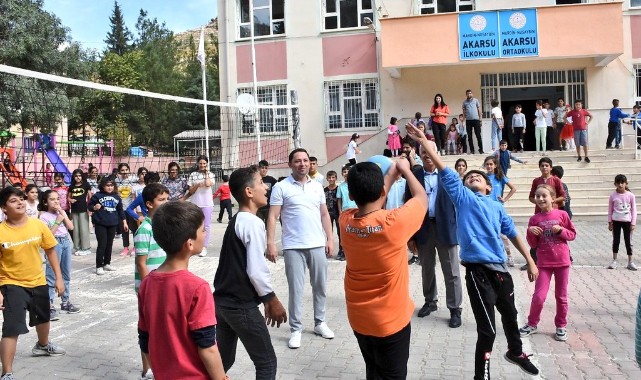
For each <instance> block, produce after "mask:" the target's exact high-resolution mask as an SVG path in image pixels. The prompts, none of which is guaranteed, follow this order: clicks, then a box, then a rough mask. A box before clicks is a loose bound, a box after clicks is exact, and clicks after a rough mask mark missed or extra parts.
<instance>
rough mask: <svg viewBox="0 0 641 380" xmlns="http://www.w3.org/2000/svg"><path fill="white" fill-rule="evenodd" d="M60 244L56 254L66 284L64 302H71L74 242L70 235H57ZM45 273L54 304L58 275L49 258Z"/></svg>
mask: <svg viewBox="0 0 641 380" xmlns="http://www.w3.org/2000/svg"><path fill="white" fill-rule="evenodd" d="M56 240H57V241H58V245H56V247H55V249H56V254H57V255H58V263H59V265H60V272H62V281H63V283H64V284H65V291H64V292H63V293H62V295H61V298H62V303H67V302H69V293H70V289H69V284H70V283H71V254H72V250H73V242H72V241H71V238H70V237H69V235H67V236H64V237H56ZM46 264H47V266H46V269H45V275H46V277H47V286H49V303H51V304H52V305H53V300H54V298H55V296H56V291H55V288H54V284H55V282H56V275H55V273H54V272H53V268H51V265H50V264H49V260H47V263H46Z"/></svg>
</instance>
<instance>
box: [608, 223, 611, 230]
mask: <svg viewBox="0 0 641 380" xmlns="http://www.w3.org/2000/svg"><path fill="white" fill-rule="evenodd" d="M608 230H610V231H612V222H608Z"/></svg>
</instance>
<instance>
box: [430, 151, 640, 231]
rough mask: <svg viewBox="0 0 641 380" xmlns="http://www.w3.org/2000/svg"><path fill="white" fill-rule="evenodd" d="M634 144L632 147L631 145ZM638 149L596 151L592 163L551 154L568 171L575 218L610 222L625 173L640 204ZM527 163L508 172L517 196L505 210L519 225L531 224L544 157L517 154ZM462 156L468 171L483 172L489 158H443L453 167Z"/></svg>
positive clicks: (514, 164)
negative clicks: (613, 196)
mask: <svg viewBox="0 0 641 380" xmlns="http://www.w3.org/2000/svg"><path fill="white" fill-rule="evenodd" d="M630 145H631V144H630ZM635 154H636V153H635V150H634V149H608V150H593V151H591V152H590V161H591V162H590V163H589V164H587V163H585V162H583V161H581V162H577V161H576V152H567V151H564V152H556V151H555V152H548V157H549V158H551V159H552V162H553V164H554V165H561V166H563V169H564V171H565V174H564V176H563V182H564V183H565V184H566V185H567V186H568V189H569V192H570V196H571V202H572V203H571V207H572V212H573V214H574V217H573V219H575V220H580V221H586V220H589V221H603V222H604V223H606V222H607V211H608V198H609V196H610V193H612V191H614V177H615V176H616V175H617V174H624V175H625V176H626V177H627V178H628V185H629V188H630V191H632V193H634V194H635V195H636V197H637V203H638V202H639V200H640V199H641V198H640V195H641V160H635ZM516 156H517V157H519V158H521V159H523V160H526V161H527V164H525V165H522V164H519V163H518V162H515V161H512V168H511V169H510V170H509V172H508V177H509V179H510V182H512V184H514V185H515V186H516V189H517V190H516V194H514V196H513V197H512V198H511V199H510V200H509V201H508V202H507V203H506V204H505V208H506V209H507V211H508V212H509V214H510V215H511V216H512V218H513V219H514V220H515V222H518V223H527V221H528V220H529V218H530V216H532V214H533V212H534V205H533V204H532V203H530V201H529V200H528V195H529V192H530V187H531V186H532V179H534V178H535V177H538V176H540V175H541V172H540V171H539V168H538V161H539V159H540V158H541V156H538V155H536V154H535V152H524V153H519V154H516ZM459 157H463V158H465V160H466V161H467V163H468V169H482V168H481V165H482V164H483V160H484V158H485V157H486V155H480V154H476V155H462V156H460V155H456V156H445V157H443V159H444V160H445V161H446V162H447V165H448V166H449V167H451V168H453V167H454V162H455V161H456V159H458V158H459ZM506 191H507V190H506Z"/></svg>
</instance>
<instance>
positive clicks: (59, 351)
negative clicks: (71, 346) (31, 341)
mask: <svg viewBox="0 0 641 380" xmlns="http://www.w3.org/2000/svg"><path fill="white" fill-rule="evenodd" d="M31 353H32V354H33V356H60V355H64V354H66V353H67V351H65V350H64V349H63V348H60V347H58V346H56V345H55V344H53V343H51V342H49V343H47V345H46V346H41V345H40V344H38V342H36V345H35V346H33V348H32V349H31Z"/></svg>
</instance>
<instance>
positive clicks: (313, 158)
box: [309, 156, 318, 162]
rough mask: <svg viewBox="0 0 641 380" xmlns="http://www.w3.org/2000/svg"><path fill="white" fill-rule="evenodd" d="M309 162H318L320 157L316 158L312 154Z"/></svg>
mask: <svg viewBox="0 0 641 380" xmlns="http://www.w3.org/2000/svg"><path fill="white" fill-rule="evenodd" d="M309 162H318V158H316V157H314V156H311V157H310V158H309Z"/></svg>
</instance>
